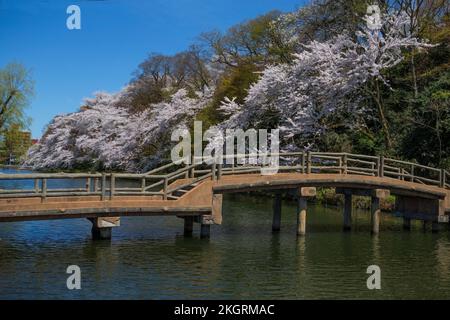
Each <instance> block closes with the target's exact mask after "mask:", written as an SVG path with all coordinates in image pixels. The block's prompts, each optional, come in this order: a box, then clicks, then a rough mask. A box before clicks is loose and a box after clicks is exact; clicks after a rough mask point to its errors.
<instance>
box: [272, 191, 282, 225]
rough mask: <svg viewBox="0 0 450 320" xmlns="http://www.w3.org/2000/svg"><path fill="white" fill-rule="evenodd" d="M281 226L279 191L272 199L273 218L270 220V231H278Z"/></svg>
mask: <svg viewBox="0 0 450 320" xmlns="http://www.w3.org/2000/svg"><path fill="white" fill-rule="evenodd" d="M280 228H281V193H279V192H277V193H275V198H274V199H273V220H272V231H273V232H278V231H280Z"/></svg>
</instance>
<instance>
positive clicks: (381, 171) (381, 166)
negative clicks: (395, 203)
mask: <svg viewBox="0 0 450 320" xmlns="http://www.w3.org/2000/svg"><path fill="white" fill-rule="evenodd" d="M377 162H378V176H379V177H380V178H383V177H384V156H379V157H378V160H377Z"/></svg>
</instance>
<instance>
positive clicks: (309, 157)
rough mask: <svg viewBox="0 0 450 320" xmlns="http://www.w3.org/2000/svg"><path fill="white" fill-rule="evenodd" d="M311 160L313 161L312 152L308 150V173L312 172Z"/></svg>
mask: <svg viewBox="0 0 450 320" xmlns="http://www.w3.org/2000/svg"><path fill="white" fill-rule="evenodd" d="M311 161H312V158H311V152H310V151H308V152H307V153H306V173H307V174H310V173H311Z"/></svg>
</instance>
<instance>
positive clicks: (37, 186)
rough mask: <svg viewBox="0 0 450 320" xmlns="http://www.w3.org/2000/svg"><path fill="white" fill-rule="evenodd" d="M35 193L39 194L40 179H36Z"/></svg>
mask: <svg viewBox="0 0 450 320" xmlns="http://www.w3.org/2000/svg"><path fill="white" fill-rule="evenodd" d="M34 192H35V193H39V179H34Z"/></svg>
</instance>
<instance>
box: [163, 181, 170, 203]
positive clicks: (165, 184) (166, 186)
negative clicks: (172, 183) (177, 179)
mask: <svg viewBox="0 0 450 320" xmlns="http://www.w3.org/2000/svg"><path fill="white" fill-rule="evenodd" d="M168 186H169V178H167V177H164V189H163V192H164V195H163V199H164V200H167V188H168Z"/></svg>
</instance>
